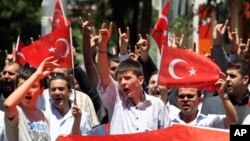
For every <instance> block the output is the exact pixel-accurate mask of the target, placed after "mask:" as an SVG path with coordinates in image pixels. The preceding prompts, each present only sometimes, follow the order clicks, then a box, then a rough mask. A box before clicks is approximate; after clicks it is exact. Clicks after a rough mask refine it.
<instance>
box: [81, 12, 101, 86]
mask: <svg viewBox="0 0 250 141" xmlns="http://www.w3.org/2000/svg"><path fill="white" fill-rule="evenodd" d="M91 19H92V18H91V15H90V14H88V20H87V21H84V22H83V20H82V19H81V18H79V20H80V23H81V27H82V37H83V46H82V50H83V58H84V59H83V60H84V65H85V68H86V72H87V74H88V77H89V79H90V81H91V82H92V84H93V86H94V87H96V86H97V84H98V80H99V78H98V73H97V70H96V66H95V63H94V60H93V59H94V58H93V54H94V52H93V50H92V49H93V48H92V47H91V40H92V39H93V38H96V36H95V34H92V35H91V30H92V28H93V27H92V26H93V25H92V20H91ZM94 42H95V40H94ZM93 47H95V45H93Z"/></svg>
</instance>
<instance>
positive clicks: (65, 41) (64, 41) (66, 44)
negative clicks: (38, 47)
mask: <svg viewBox="0 0 250 141" xmlns="http://www.w3.org/2000/svg"><path fill="white" fill-rule="evenodd" d="M58 42H63V43H64V44H65V46H66V51H65V53H64V54H60V55H59V56H60V57H62V58H66V57H67V56H68V54H69V51H70V45H69V42H68V41H67V40H66V39H65V38H59V39H58V40H56V42H55V43H58Z"/></svg>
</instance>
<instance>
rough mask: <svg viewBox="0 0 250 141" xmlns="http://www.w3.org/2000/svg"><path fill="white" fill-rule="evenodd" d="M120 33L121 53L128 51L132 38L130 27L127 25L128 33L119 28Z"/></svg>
mask: <svg viewBox="0 0 250 141" xmlns="http://www.w3.org/2000/svg"><path fill="white" fill-rule="evenodd" d="M118 33H119V48H120V53H121V54H127V53H128V43H129V40H130V30H129V27H126V33H122V32H121V28H118Z"/></svg>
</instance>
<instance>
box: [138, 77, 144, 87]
mask: <svg viewBox="0 0 250 141" xmlns="http://www.w3.org/2000/svg"><path fill="white" fill-rule="evenodd" d="M138 79H139V81H140V84H141V85H142V84H143V82H144V76H139V77H138Z"/></svg>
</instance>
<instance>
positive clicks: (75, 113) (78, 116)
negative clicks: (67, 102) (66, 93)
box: [72, 105, 82, 120]
mask: <svg viewBox="0 0 250 141" xmlns="http://www.w3.org/2000/svg"><path fill="white" fill-rule="evenodd" d="M72 115H73V117H74V118H75V119H78V120H81V117H82V111H81V109H80V108H79V107H78V106H77V105H73V106H72Z"/></svg>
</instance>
